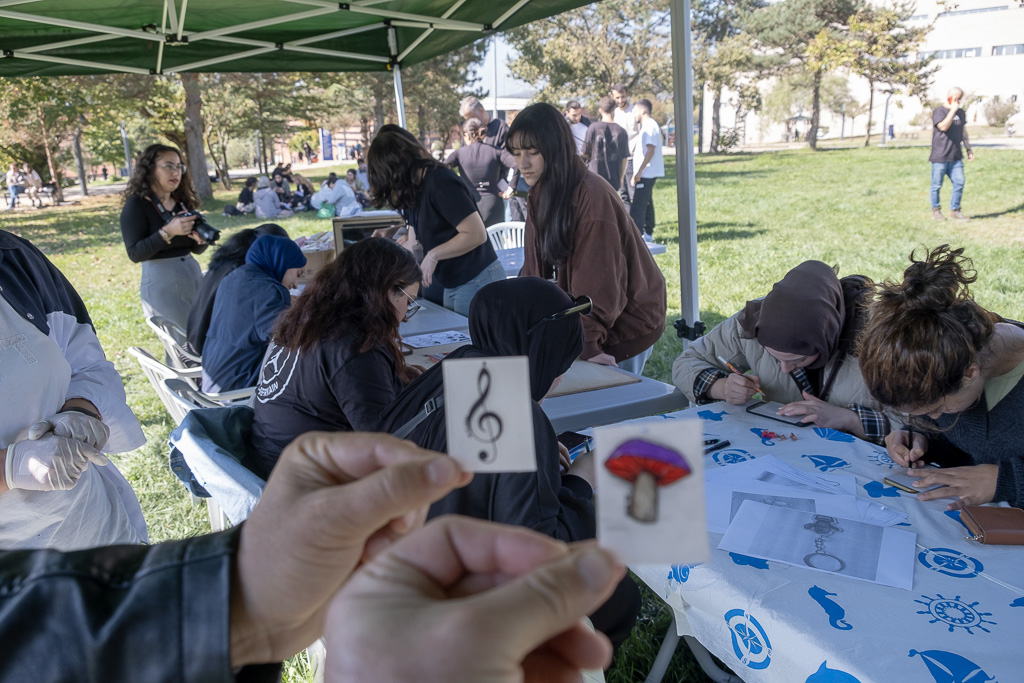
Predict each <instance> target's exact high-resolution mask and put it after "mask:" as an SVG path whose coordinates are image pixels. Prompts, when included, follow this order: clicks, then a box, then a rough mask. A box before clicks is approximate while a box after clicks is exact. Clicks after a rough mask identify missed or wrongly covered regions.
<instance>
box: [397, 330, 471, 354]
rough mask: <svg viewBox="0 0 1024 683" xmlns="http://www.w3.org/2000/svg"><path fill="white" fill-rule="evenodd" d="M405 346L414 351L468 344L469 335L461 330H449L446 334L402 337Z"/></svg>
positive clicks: (435, 333) (437, 333)
mask: <svg viewBox="0 0 1024 683" xmlns="http://www.w3.org/2000/svg"><path fill="white" fill-rule="evenodd" d="M402 342H403V343H404V344H405V345H406V346H411V347H412V348H414V349H423V348H426V347H428V346H441V345H442V344H458V343H463V342H465V343H466V344H468V343H469V334H467V333H466V332H463V331H461V330H449V331H447V332H431V333H430V334H417V335H415V336H412V337H402Z"/></svg>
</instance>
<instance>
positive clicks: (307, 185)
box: [291, 173, 316, 211]
mask: <svg viewBox="0 0 1024 683" xmlns="http://www.w3.org/2000/svg"><path fill="white" fill-rule="evenodd" d="M293 180H294V182H295V192H293V193H292V198H291V205H292V208H293V209H295V210H296V211H307V210H308V209H309V200H310V199H312V198H313V195H314V194H316V190H315V189H314V188H313V183H311V182H309V179H308V178H306V176H304V175H302V174H300V173H296V174H295V175H294V176H293Z"/></svg>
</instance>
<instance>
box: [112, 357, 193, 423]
mask: <svg viewBox="0 0 1024 683" xmlns="http://www.w3.org/2000/svg"><path fill="white" fill-rule="evenodd" d="M128 353H130V354H132V355H133V356H135V360H137V361H139V365H140V366H141V367H142V373H143V374H144V375H146V379H148V380H149V383H150V384H152V385H153V391H155V392H156V395H157V398H159V399H160V402H161V403H163V404H164V408H166V409H167V412H168V413H170V415H171V417H172V418H174V421H175V422H176V423H180V422H181V418H182V417H184V414H183V413H181V411H180V409H179V407H178V403H177V402H176V401H175V399H174V398H173V397H172V396H171V394H170V392H169V391H168V390H167V387H166V386H165V385H164V380H165V379H176V380H181V381H183V382H186V383H188V384H189V385H191V386H192V387H193V388H198V387H199V384H198V383H199V380H200V377H201V375H202V374H203V369H202V368H172V367H170V366H168V365H165V364H164V363H162V362H160V361H159V360H157V359H156V358H154V357H153V355H152V354H151V353H150V352H149V351H147V350H145V349H143V348H139V347H138V346H133V347H131V348H130V349H128Z"/></svg>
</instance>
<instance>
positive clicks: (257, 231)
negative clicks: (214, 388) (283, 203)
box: [185, 178, 288, 356]
mask: <svg viewBox="0 0 1024 683" xmlns="http://www.w3.org/2000/svg"><path fill="white" fill-rule="evenodd" d="M253 180H255V178H254V179H253ZM263 235H276V236H278V237H288V231H286V230H285V229H284V228H282V227H281V226H280V225H278V224H277V223H264V224H263V225H258V226H256V227H255V228H243V229H242V230H239V231H238V232H236V233H235V234H234V235H232V236H231V238H230V239H228V240H227V241H226V242H224V243H223V244H221V245H220V246H219V247H217V251H215V252H213V256H212V257H211V258H210V265H209V266H207V268H206V274H205V275H203V281H202V283H201V284H200V285H199V291H197V292H196V296H195V299H194V300H193V301H192V308H191V309H189V312H188V327H186V328H185V329H186V331H187V332H188V345H189V347H190V349H191V351H192V352H193V353H195V354H196V355H197V356H201V355H203V344H205V343H206V332H207V331H208V330H209V329H210V318H211V317H213V302H214V299H215V297H216V296H217V289H218V288H219V287H220V283H221V282H222V281H223V280H224V278H226V277H227V276H228V275H229V274H231V273H233V272H234V271H235V269H236V268H241V267H242V266H244V265H245V255H246V254H248V253H249V247H251V246H252V243H253V242H255V241H256V240H257V239H258V238H259V237H261V236H263Z"/></svg>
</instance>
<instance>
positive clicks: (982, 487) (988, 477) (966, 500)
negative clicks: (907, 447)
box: [907, 465, 999, 510]
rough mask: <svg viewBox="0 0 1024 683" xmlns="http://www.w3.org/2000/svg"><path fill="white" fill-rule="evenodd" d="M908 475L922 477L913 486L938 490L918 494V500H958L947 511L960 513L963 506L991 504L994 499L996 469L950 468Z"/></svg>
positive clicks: (922, 470)
mask: <svg viewBox="0 0 1024 683" xmlns="http://www.w3.org/2000/svg"><path fill="white" fill-rule="evenodd" d="M907 474H909V475H910V476H912V477H921V478H920V479H919V480H917V481H915V482H914V483H913V486H914V487H915V488H916V487H921V488H928V487H929V486H941V487H942V488H937V489H934V490H932V491H925V492H924V493H919V494H918V496H917V499H918V500H933V499H935V498H957V500H954V501H953V502H952V503H950V504H949V505H947V506H946V509H947V510H959V509H960V508H962V507H963V506H964V505H983V504H985V503H991V502H992V501H993V500H994V499H995V497H996V480H997V479H998V478H999V465H971V466H968V467H950V468H948V469H935V468H934V467H927V468H924V469H909V470H907Z"/></svg>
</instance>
